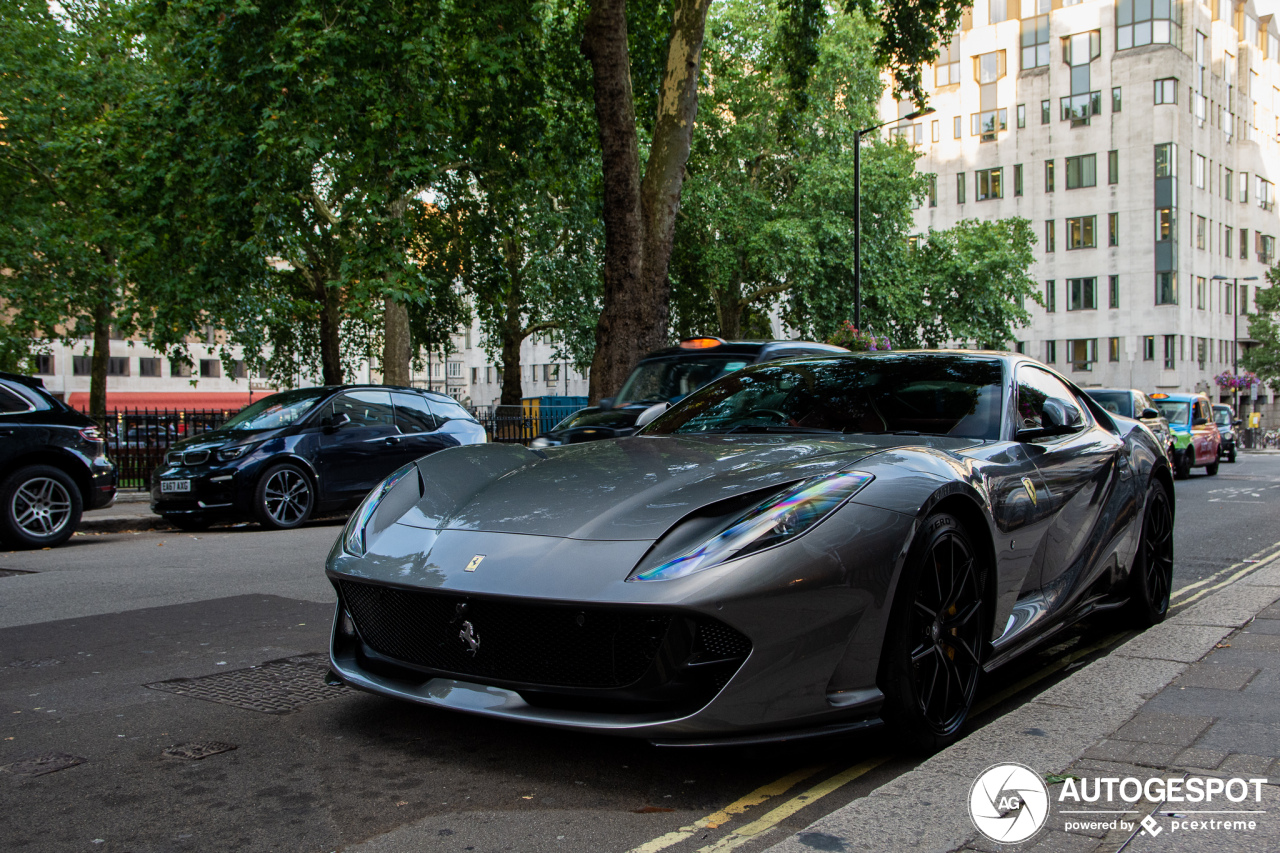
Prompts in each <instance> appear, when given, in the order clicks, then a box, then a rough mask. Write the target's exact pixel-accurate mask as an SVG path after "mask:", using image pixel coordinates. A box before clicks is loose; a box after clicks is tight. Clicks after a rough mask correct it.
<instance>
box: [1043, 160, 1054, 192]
mask: <svg viewBox="0 0 1280 853" xmlns="http://www.w3.org/2000/svg"><path fill="white" fill-rule="evenodd" d="M1044 191H1045V192H1047V193H1051V192H1053V161H1052V160H1045V161H1044Z"/></svg>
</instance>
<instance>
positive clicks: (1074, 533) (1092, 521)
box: [1016, 364, 1131, 607]
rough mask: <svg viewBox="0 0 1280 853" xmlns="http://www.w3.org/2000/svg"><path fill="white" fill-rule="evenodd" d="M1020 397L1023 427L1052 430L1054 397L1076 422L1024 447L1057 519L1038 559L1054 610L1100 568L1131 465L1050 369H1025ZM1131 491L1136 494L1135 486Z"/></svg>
mask: <svg viewBox="0 0 1280 853" xmlns="http://www.w3.org/2000/svg"><path fill="white" fill-rule="evenodd" d="M1016 393H1017V407H1018V408H1017V413H1018V420H1019V422H1020V427H1021V428H1023V429H1038V428H1043V427H1047V426H1049V425H1050V422H1049V421H1048V420H1046V418H1045V404H1046V402H1047V401H1049V400H1056V401H1058V403H1059V405H1060V406H1061V407H1062V408H1063V409H1064V410H1065V412H1066V423H1067V424H1070V425H1073V429H1072V430H1071V431H1070V432H1067V433H1065V434H1062V435H1050V436H1044V437H1040V438H1032V439H1030V440H1027V441H1025V442H1023V444H1024V446H1025V447H1026V449H1027V452H1028V454H1029V455H1030V456H1031V460H1032V462H1033V463H1035V466H1036V468H1037V469H1038V470H1039V471H1040V475H1041V477H1042V478H1043V481H1044V484H1045V489H1046V492H1047V495H1046V496H1045V497H1046V499H1047V502H1048V511H1049V513H1050V515H1051V521H1050V523H1049V526H1048V529H1047V531H1046V533H1045V535H1044V537H1043V539H1042V540H1041V541H1040V543H1039V550H1040V553H1039V554H1037V556H1036V562H1037V563H1038V564H1039V570H1040V588H1041V590H1042V592H1043V594H1044V596H1045V599H1046V603H1047V604H1048V605H1049V606H1050V607H1053V606H1054V605H1055V603H1058V602H1060V601H1061V600H1062V599H1063V597H1064V596H1065V597H1068V598H1069V597H1070V594H1071V593H1072V592H1073V591H1075V590H1078V589H1080V588H1082V587H1083V586H1086V585H1087V584H1089V583H1091V582H1092V581H1093V579H1094V577H1095V576H1096V572H1097V571H1099V570H1100V568H1101V567H1100V566H1099V561H1100V560H1101V559H1102V558H1103V556H1104V554H1103V548H1104V547H1105V546H1107V545H1108V544H1110V542H1111V540H1112V538H1113V537H1114V535H1115V534H1116V533H1118V532H1119V530H1120V528H1121V526H1122V524H1123V519H1121V518H1120V516H1121V513H1120V512H1118V510H1117V506H1116V503H1115V502H1116V501H1117V500H1123V498H1124V497H1125V496H1124V495H1120V494H1118V493H1117V483H1118V481H1119V480H1120V479H1121V477H1122V474H1124V473H1125V472H1127V471H1128V470H1129V469H1128V460H1127V459H1123V457H1122V454H1121V451H1122V449H1123V447H1124V444H1123V442H1121V440H1120V438H1119V436H1117V435H1116V434H1114V433H1112V432H1111V431H1109V430H1108V429H1105V428H1104V427H1103V426H1102V425H1100V424H1099V423H1098V421H1096V420H1095V419H1094V417H1093V415H1092V414H1091V413H1090V412H1089V410H1088V408H1087V407H1086V406H1085V405H1084V403H1083V401H1081V400H1079V399H1078V398H1077V397H1076V395H1075V393H1074V392H1073V391H1072V390H1071V389H1070V388H1068V387H1067V385H1066V384H1065V383H1064V382H1062V380H1060V379H1059V378H1058V377H1056V376H1054V375H1053V374H1051V373H1049V372H1048V371H1046V370H1041V369H1040V368H1037V367H1034V366H1032V365H1027V364H1023V365H1020V366H1019V367H1018V374H1017V392H1016ZM1122 459H1123V461H1122ZM1122 467H1123V469H1124V470H1123V471H1122V470H1121V468H1122ZM1126 479H1128V480H1130V481H1131V477H1129V478H1126ZM1126 488H1128V489H1130V490H1131V485H1130V486H1126Z"/></svg>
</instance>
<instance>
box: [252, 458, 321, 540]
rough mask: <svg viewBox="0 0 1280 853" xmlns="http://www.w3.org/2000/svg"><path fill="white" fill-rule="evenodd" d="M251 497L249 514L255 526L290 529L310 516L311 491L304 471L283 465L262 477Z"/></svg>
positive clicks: (312, 502)
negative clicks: (251, 515) (251, 504)
mask: <svg viewBox="0 0 1280 853" xmlns="http://www.w3.org/2000/svg"><path fill="white" fill-rule="evenodd" d="M253 498H254V499H253V513H254V515H255V516H256V517H257V519H258V523H259V524H261V525H262V526H263V527H266V528H270V529H274V530H291V529H293V528H295V527H301V526H302V524H303V522H305V521H306V520H307V519H308V518H310V517H311V510H312V508H313V507H314V506H315V489H314V488H313V487H312V485H311V478H310V477H308V476H307V473H306V472H305V471H303V470H302V469H301V468H299V467H298V466H297V465H293V464H290V463H288V462H286V463H284V464H281V465H276V466H275V467H273V468H269V469H268V470H267V472H266V473H265V474H263V475H262V478H261V479H259V480H258V487H257V488H256V489H255V490H254V495H253Z"/></svg>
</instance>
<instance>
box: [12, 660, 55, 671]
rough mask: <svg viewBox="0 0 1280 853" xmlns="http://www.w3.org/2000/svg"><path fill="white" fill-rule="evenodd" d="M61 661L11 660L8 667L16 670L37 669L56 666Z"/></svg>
mask: <svg viewBox="0 0 1280 853" xmlns="http://www.w3.org/2000/svg"><path fill="white" fill-rule="evenodd" d="M60 663H62V661H60V660H58V659H57V658H41V659H40V660H11V661H9V663H8V665H9V666H12V667H14V668H16V669H39V668H40V667H44V666H58V665H59V664H60Z"/></svg>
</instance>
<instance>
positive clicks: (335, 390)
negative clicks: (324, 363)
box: [275, 383, 461, 405]
mask: <svg viewBox="0 0 1280 853" xmlns="http://www.w3.org/2000/svg"><path fill="white" fill-rule="evenodd" d="M288 390H290V391H327V392H329V393H332V394H340V393H343V392H346V391H400V392H406V391H407V392H411V393H413V394H422V395H424V396H427V397H430V398H432V399H433V400H440V401H442V402H446V403H454V404H458V401H457V400H455V399H453V398H452V397H450V396H449V395H448V394H441V393H440V392H439V391H428V390H427V389H426V388H413V387H411V386H408V385H373V384H370V383H360V384H358V385H309V386H306V387H304V388H289V389H288ZM275 393H277V394H279V393H282V392H280V391H277V392H275ZM458 405H461V404H458Z"/></svg>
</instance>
